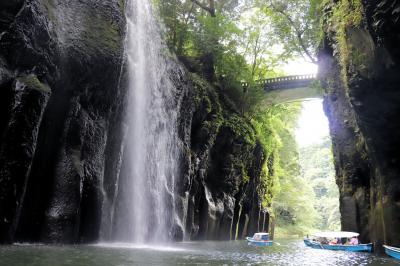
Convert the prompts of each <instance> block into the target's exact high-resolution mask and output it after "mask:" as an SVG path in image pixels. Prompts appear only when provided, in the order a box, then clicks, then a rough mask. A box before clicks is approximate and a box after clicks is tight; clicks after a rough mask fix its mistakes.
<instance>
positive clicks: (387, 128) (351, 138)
mask: <svg viewBox="0 0 400 266" xmlns="http://www.w3.org/2000/svg"><path fill="white" fill-rule="evenodd" d="M353 2H357V3H359V4H360V6H359V7H360V8H358V11H357V12H359V14H360V15H361V21H360V23H359V25H348V24H346V22H345V20H346V16H343V18H342V20H343V21H340V20H338V19H337V18H333V19H332V20H331V22H333V23H336V25H333V26H334V27H328V28H327V30H326V36H327V39H326V41H325V45H324V48H323V49H322V51H321V54H320V60H321V65H320V67H321V73H320V74H321V78H322V81H323V85H324V86H325V88H326V92H327V94H326V96H325V99H324V104H325V112H326V114H327V115H328V118H329V121H330V129H331V135H332V141H333V152H334V159H335V166H336V174H337V183H338V185H339V189H340V209H341V214H342V227H343V230H350V231H358V232H360V233H361V238H362V240H363V241H373V242H375V243H377V244H382V243H387V244H392V245H395V246H399V245H400V226H399V224H400V215H399V214H400V163H399V162H400V152H399V151H400V150H399V147H400V138H399V134H400V124H399V123H398V121H399V117H400V90H399V84H400V75H399V74H400V53H399V49H398V47H399V45H400V24H399V23H400V20H399V17H400V13H399V12H400V11H399V10H400V9H399V7H400V2H399V1H362V2H361V1H353ZM330 8H331V10H332V9H333V10H335V9H336V10H338V4H333V5H331V7H330ZM330 14H331V15H330V16H332V13H330ZM353 14H354V13H353ZM333 16H334V12H333ZM347 18H348V17H347ZM328 20H329V16H328ZM377 247H379V245H377Z"/></svg>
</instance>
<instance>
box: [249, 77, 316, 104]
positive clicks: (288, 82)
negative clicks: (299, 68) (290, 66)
mask: <svg viewBox="0 0 400 266" xmlns="http://www.w3.org/2000/svg"><path fill="white" fill-rule="evenodd" d="M316 80H317V76H316V75H315V74H309V75H294V76H285V77H277V78H271V79H265V80H260V81H257V83H256V84H257V86H262V87H263V88H264V91H265V93H266V97H265V98H266V99H265V101H266V103H270V104H274V103H282V102H288V101H295V100H301V99H308V98H322V96H323V91H322V90H321V89H319V88H318V86H312V84H313V83H314V82H315V81H316ZM242 85H243V88H248V87H249V84H248V83H243V84H242Z"/></svg>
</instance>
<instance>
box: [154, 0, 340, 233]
mask: <svg viewBox="0 0 400 266" xmlns="http://www.w3.org/2000/svg"><path fill="white" fill-rule="evenodd" d="M324 2H326V1H322V0H312V1H308V0H296V1H290V3H287V2H284V1H246V2H245V3H243V2H237V1H194V0H187V1H177V0H173V1H160V0H155V3H156V5H157V6H158V8H159V12H160V17H161V19H162V21H163V23H164V24H165V26H166V42H167V44H168V46H169V48H170V49H171V51H172V52H173V53H175V54H176V55H177V56H178V58H179V59H180V60H181V61H182V62H183V63H184V64H185V65H186V67H187V68H188V70H189V71H190V72H192V73H196V75H193V78H192V79H193V80H194V82H195V84H206V85H205V86H208V87H212V88H214V89H212V90H214V93H211V94H208V95H207V97H205V98H202V99H201V102H202V103H203V104H204V105H205V106H210V103H211V102H212V101H215V99H214V100H213V99H211V98H218V99H219V100H220V101H221V103H222V104H221V105H219V108H222V112H221V113H222V115H221V114H218V115H215V116H214V117H215V119H213V120H209V121H206V124H205V125H204V126H203V128H202V130H205V131H208V130H213V129H214V130H215V129H216V130H218V128H220V127H221V126H223V125H226V126H228V127H229V128H231V129H232V130H233V131H234V132H235V134H237V135H238V136H241V137H243V138H244V140H245V142H247V143H248V144H249V145H250V146H253V147H254V145H255V143H256V142H259V143H261V146H262V148H263V152H264V166H263V169H262V171H261V172H260V180H261V185H260V187H259V194H260V195H261V198H262V208H263V209H265V210H268V212H269V214H270V216H271V218H272V221H275V220H276V222H277V223H278V224H280V226H281V228H288V230H287V232H289V231H290V232H291V233H299V234H301V233H304V232H307V231H309V230H311V229H312V228H315V227H316V225H317V224H318V222H319V220H320V219H321V217H320V216H319V215H318V214H317V213H316V211H315V209H314V207H315V206H314V205H313V204H312V203H311V202H314V201H317V198H318V200H319V197H321V195H318V196H315V193H314V192H313V187H312V186H311V185H310V184H308V182H310V179H307V178H305V177H304V176H302V175H301V168H300V161H299V153H298V147H297V144H296V140H295V137H294V129H295V127H296V121H297V119H298V116H299V113H300V110H301V104H299V103H287V104H278V105H274V106H266V105H265V103H264V102H263V99H264V97H265V96H264V92H263V90H262V88H261V87H260V86H256V85H255V84H256V81H257V80H261V79H265V78H270V77H275V76H279V75H284V72H283V70H282V65H283V64H284V63H285V62H287V61H289V60H291V59H293V58H298V57H299V56H302V57H304V58H305V59H306V60H308V61H310V62H313V63H317V56H316V53H317V49H318V44H319V43H320V42H321V40H322V39H323V35H322V30H321V29H322V28H321V22H320V20H319V18H320V15H321V14H322V12H323V9H322V7H323V6H325V5H326V3H324ZM202 79H205V80H207V82H205V81H204V80H203V81H202ZM244 82H246V83H247V84H249V86H247V87H246V88H243V86H242V84H243V83H244ZM203 96H205V94H204V95H203ZM200 98H201V97H200ZM206 108H210V107H206ZM210 111H211V110H210ZM318 148H321V147H320V146H319V147H318ZM318 148H315V149H318ZM329 158H331V157H329ZM243 159H245V158H242V160H243ZM238 164H239V165H240V164H241V165H247V162H245V161H241V162H239V163H238ZM314 167H316V166H314ZM317 167H318V166H317ZM239 168H242V169H243V171H242V173H243V174H242V182H243V183H246V182H247V180H248V174H247V173H248V171H249V169H248V166H246V167H239ZM324 170H326V171H331V172H332V169H324ZM317 209H318V208H317ZM324 218H326V217H324ZM335 218H336V217H335ZM329 223H331V222H329ZM324 227H329V226H328V225H326V226H324ZM330 227H332V226H330Z"/></svg>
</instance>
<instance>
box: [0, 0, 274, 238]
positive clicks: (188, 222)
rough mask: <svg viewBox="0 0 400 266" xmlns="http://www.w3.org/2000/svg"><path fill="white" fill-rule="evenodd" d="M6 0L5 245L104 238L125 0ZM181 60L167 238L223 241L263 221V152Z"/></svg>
mask: <svg viewBox="0 0 400 266" xmlns="http://www.w3.org/2000/svg"><path fill="white" fill-rule="evenodd" d="M3 2H4V1H3ZM5 2H7V3H0V15H1V16H0V242H5V243H7V242H12V241H29V242H35V241H41V242H58V243H79V242H93V241H97V240H99V239H100V238H103V239H109V238H110V235H111V232H110V231H112V220H113V214H114V209H115V204H116V199H117V198H118V197H117V194H118V188H117V184H118V179H119V169H120V167H121V162H122V161H123V158H122V157H123V152H122V151H123V145H124V139H125V138H126V132H127V129H126V125H125V124H124V123H123V114H124V113H123V111H124V104H125V101H124V99H125V97H124V96H125V95H126V87H127V86H126V78H125V76H126V71H125V68H124V47H123V44H124V31H125V17H124V1H118V0H109V1H96V0H88V1H76V0H70V1H61V0H39V1H23V0H12V1H5ZM176 69H177V70H176V73H171V76H172V77H173V78H174V82H175V84H176V88H177V92H176V93H177V97H181V98H182V100H183V102H182V104H181V105H180V106H181V107H180V108H181V112H180V113H181V117H180V126H179V132H180V138H181V141H182V143H181V146H182V154H181V158H180V161H181V180H180V182H179V185H178V188H177V189H178V194H179V197H178V201H179V202H178V203H177V206H179V211H178V214H179V216H180V218H181V219H180V220H181V221H184V224H176V225H175V227H176V228H174V232H175V233H174V234H173V235H172V236H171V237H172V238H174V239H176V240H180V239H182V238H183V232H184V231H186V233H187V234H186V237H187V238H190V239H230V238H234V237H235V236H238V237H241V236H242V235H246V234H247V233H251V232H254V231H256V230H258V228H260V229H261V228H262V227H263V225H262V224H261V222H260V223H258V221H262V222H263V223H264V226H265V224H268V219H267V218H268V217H264V216H261V214H260V209H259V208H260V207H259V206H260V197H259V192H260V191H261V189H262V187H261V181H260V176H261V174H260V173H261V168H262V165H263V164H264V161H265V158H264V155H263V152H262V149H261V146H260V145H259V144H258V142H257V140H256V138H255V137H254V129H253V128H252V127H251V126H250V124H249V122H247V121H245V120H244V119H243V118H241V117H240V116H239V115H237V114H235V112H232V110H230V109H229V107H228V106H229V105H228V104H226V103H224V98H223V97H222V96H221V95H220V94H218V93H216V90H215V89H214V88H212V87H211V86H209V85H207V84H205V83H204V82H203V81H201V79H199V78H197V77H195V76H194V75H191V78H190V75H189V76H188V74H186V72H185V71H183V70H182V68H181V67H180V66H178V65H177V68H176ZM265 228H266V227H265Z"/></svg>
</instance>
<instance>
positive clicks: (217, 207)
mask: <svg viewBox="0 0 400 266" xmlns="http://www.w3.org/2000/svg"><path fill="white" fill-rule="evenodd" d="M190 77H191V78H190V81H191V83H192V84H193V87H191V88H190V90H189V91H188V95H187V97H188V98H192V99H191V100H185V102H190V103H194V104H189V105H184V106H185V107H184V109H185V110H182V111H181V114H185V115H183V116H182V119H183V120H182V121H183V123H182V125H190V126H184V127H182V128H181V129H182V130H181V131H180V132H181V138H182V140H183V143H184V152H183V154H184V157H183V164H182V170H181V171H182V174H183V175H182V177H183V180H182V182H181V187H180V192H179V194H180V195H181V199H182V206H185V205H186V204H187V207H184V208H183V209H182V210H183V211H184V213H183V214H182V216H183V217H184V218H183V219H182V220H183V221H185V225H186V232H187V238H189V239H200V240H201V239H218V240H229V239H236V238H243V237H245V236H247V235H248V234H252V233H254V232H257V231H260V230H262V229H263V228H264V229H265V230H268V223H269V220H268V216H267V215H265V216H264V215H263V214H262V212H261V193H262V191H265V188H264V187H263V185H262V181H261V176H262V173H261V172H262V167H263V165H264V163H265V161H266V158H265V155H264V151H263V149H262V147H261V144H260V143H259V142H258V141H257V139H256V137H255V130H254V129H253V128H252V126H251V124H250V122H249V121H246V120H245V119H244V118H242V117H241V116H239V115H238V114H237V113H236V112H235V111H234V110H233V109H231V108H230V107H229V101H228V100H227V99H226V98H225V97H224V94H223V93H222V92H221V91H220V90H219V89H217V91H216V89H215V88H213V87H211V86H210V85H209V84H208V83H206V82H204V81H203V80H201V79H199V78H198V77H197V76H196V75H195V74H191V76H190ZM263 189H264V190H263Z"/></svg>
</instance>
